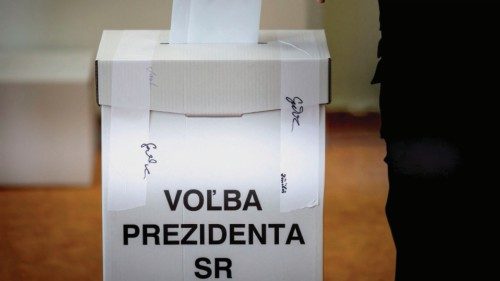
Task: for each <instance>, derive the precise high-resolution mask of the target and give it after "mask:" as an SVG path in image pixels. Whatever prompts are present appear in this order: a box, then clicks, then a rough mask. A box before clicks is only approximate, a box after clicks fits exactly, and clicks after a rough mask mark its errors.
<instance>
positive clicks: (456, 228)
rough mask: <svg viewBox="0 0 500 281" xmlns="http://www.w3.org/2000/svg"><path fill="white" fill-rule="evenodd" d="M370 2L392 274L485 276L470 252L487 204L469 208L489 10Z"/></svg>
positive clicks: (486, 87)
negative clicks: (376, 35)
mask: <svg viewBox="0 0 500 281" xmlns="http://www.w3.org/2000/svg"><path fill="white" fill-rule="evenodd" d="M379 4H380V22H381V33H382V40H381V43H380V45H379V57H380V58H381V60H380V62H379V66H378V68H377V71H376V75H375V77H374V81H373V82H374V83H381V94H380V110H381V118H382V128H381V135H382V137H383V138H385V140H386V143H387V158H386V162H387V164H388V172H389V185H390V188H389V196H388V200H387V207H386V212H387V218H388V221H389V225H390V227H391V231H392V234H393V238H394V242H395V246H396V249H397V265H396V280H398V281H401V280H403V281H405V280H489V279H492V278H489V279H482V278H480V276H481V275H482V274H485V273H486V268H488V267H486V266H485V262H484V260H485V259H484V256H483V255H481V254H479V253H478V252H477V249H482V248H481V246H480V245H482V243H481V242H482V241H483V240H485V237H484V236H483V235H482V234H479V235H478V232H481V231H485V229H486V224H482V222H481V221H482V219H483V218H486V216H487V213H488V212H485V211H480V210H481V207H476V204H478V205H481V204H482V205H487V203H486V199H487V196H485V194H483V193H482V190H483V186H482V185H481V180H480V179H483V178H485V176H486V175H483V174H479V173H478V170H479V169H476V167H477V166H479V165H480V164H481V163H484V162H481V161H478V159H477V158H478V157H477V156H478V155H481V156H483V155H486V154H485V153H484V150H482V149H484V148H486V149H487V148H488V147H489V146H488V145H487V144H486V142H485V141H483V140H481V145H476V144H475V141H474V139H475V138H483V139H486V138H485V136H484V134H485V131H484V130H481V129H480V128H481V125H483V123H484V121H486V120H487V119H486V118H484V117H483V114H482V113H479V112H477V109H478V108H479V106H478V104H480V105H481V106H482V107H487V106H488V103H489V101H488V100H487V99H486V97H488V96H490V94H491V92H492V91H495V90H494V89H495V88H496V87H495V85H494V83H495V81H496V80H498V79H499V78H497V77H494V75H493V73H494V71H492V69H491V67H489V65H490V64H492V59H493V57H494V56H495V53H496V52H498V51H499V50H498V49H495V47H496V43H493V42H494V37H496V36H497V35H496V34H497V31H496V25H494V24H493V20H494V19H496V18H497V17H498V15H497V9H496V8H494V7H493V5H492V4H493V1H484V0H475V1H439V0H433V1H404V0H379ZM495 67H496V65H495ZM496 91H498V90H496ZM484 110H486V109H484ZM490 149H491V147H490ZM480 151H483V152H480ZM486 153H489V152H486ZM482 166H483V167H481V168H484V166H487V165H482ZM486 174H488V173H486ZM457 241H458V242H457ZM480 264H483V266H480ZM493 279H495V278H493Z"/></svg>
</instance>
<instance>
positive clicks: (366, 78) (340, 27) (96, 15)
mask: <svg viewBox="0 0 500 281" xmlns="http://www.w3.org/2000/svg"><path fill="white" fill-rule="evenodd" d="M171 6H172V0H141V1H138V0H0V51H4V52H5V51H9V50H13V49H15V50H16V51H19V50H24V49H28V50H30V51H32V50H33V49H35V50H47V49H68V48H69V49H73V48H74V49H82V48H83V49H88V50H89V51H91V52H94V53H95V51H96V49H97V46H98V44H99V39H100V34H101V32H102V30H103V29H168V28H169V26H170V14H171ZM378 27H379V24H378V9H377V1H375V0H327V4H326V5H324V6H322V5H318V4H316V3H315V1H314V0H263V8H262V20H261V28H262V29H302V28H312V29H322V28H325V29H326V31H327V36H328V40H329V45H330V50H331V53H332V56H333V60H334V64H333V65H334V71H333V85H334V97H335V101H334V103H333V104H332V105H331V106H330V109H331V110H335V111H347V112H351V113H355V114H363V113H366V112H373V111H377V110H378V86H372V85H370V80H371V77H372V74H373V71H374V69H375V65H376V62H377V59H376V48H377V41H378V38H379V31H378Z"/></svg>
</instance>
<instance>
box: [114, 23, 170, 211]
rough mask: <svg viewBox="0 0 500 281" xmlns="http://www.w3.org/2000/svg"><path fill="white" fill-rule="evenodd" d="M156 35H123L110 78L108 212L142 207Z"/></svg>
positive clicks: (156, 42)
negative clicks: (145, 148) (145, 146)
mask: <svg viewBox="0 0 500 281" xmlns="http://www.w3.org/2000/svg"><path fill="white" fill-rule="evenodd" d="M159 37H160V32H159V31H141V32H133V31H124V33H123V34H122V37H121V39H120V44H119V45H118V47H117V50H116V52H115V54H114V58H113V63H112V74H111V80H112V81H111V125H110V139H109V161H108V165H109V166H108V168H109V177H108V192H107V207H108V210H109V211H120V210H129V209H133V208H137V207H140V206H144V205H145V204H146V188H147V177H145V168H144V162H145V154H144V150H143V149H142V148H141V145H142V144H144V143H148V141H149V125H150V124H149V117H150V95H151V91H150V87H151V86H150V73H151V72H152V63H151V60H152V58H153V55H154V51H155V48H156V46H157V44H159V43H158V42H159Z"/></svg>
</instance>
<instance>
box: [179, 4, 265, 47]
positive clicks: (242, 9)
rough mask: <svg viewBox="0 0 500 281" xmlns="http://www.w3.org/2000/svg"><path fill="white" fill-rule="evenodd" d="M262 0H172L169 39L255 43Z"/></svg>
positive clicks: (192, 41)
mask: <svg viewBox="0 0 500 281" xmlns="http://www.w3.org/2000/svg"><path fill="white" fill-rule="evenodd" d="M261 4H262V0H174V4H173V8H172V23H171V31H170V43H173V44H175V43H177V44H178V43H257V41H258V38H259V25H260V9H261Z"/></svg>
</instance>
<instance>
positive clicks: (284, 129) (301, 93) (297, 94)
mask: <svg viewBox="0 0 500 281" xmlns="http://www.w3.org/2000/svg"><path fill="white" fill-rule="evenodd" d="M301 36H311V37H313V38H305V39H307V40H299V39H304V38H278V42H279V43H280V52H281V58H282V63H281V165H280V168H281V175H280V180H281V190H280V192H281V196H280V211H281V212H290V211H294V210H298V209H303V208H309V207H314V206H317V205H318V204H319V184H320V180H319V174H318V169H319V162H320V161H319V160H320V159H319V157H320V155H319V145H320V141H319V135H320V134H319V121H320V120H319V118H320V112H319V109H320V108H319V92H320V87H319V86H320V78H319V77H320V75H319V74H320V63H319V60H317V59H316V58H317V53H318V50H317V47H316V45H315V44H305V43H301V42H315V41H314V40H315V39H314V35H312V34H304V35H301ZM297 52H300V53H302V54H303V59H297V58H296V56H297ZM292 54H294V55H293V56H294V58H291V57H290V56H292Z"/></svg>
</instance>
